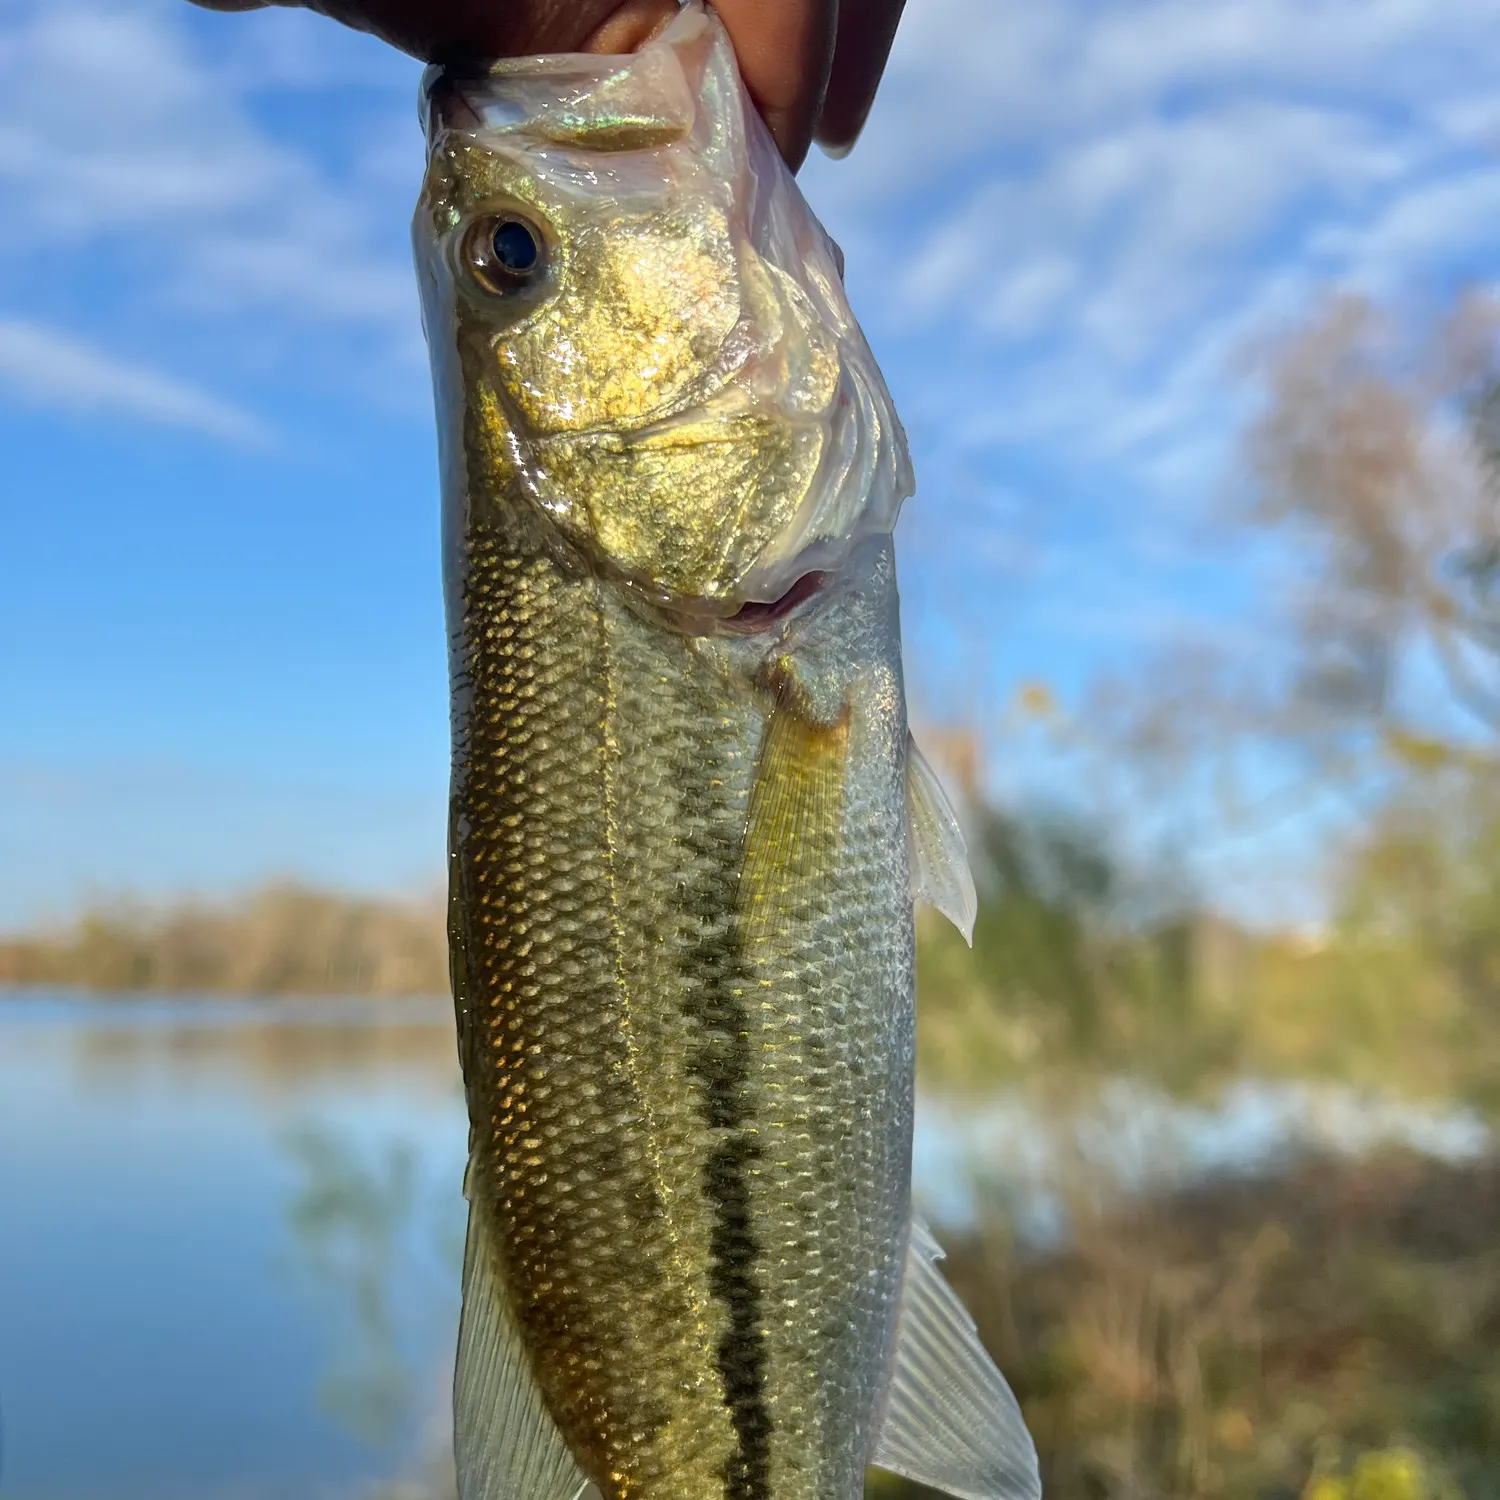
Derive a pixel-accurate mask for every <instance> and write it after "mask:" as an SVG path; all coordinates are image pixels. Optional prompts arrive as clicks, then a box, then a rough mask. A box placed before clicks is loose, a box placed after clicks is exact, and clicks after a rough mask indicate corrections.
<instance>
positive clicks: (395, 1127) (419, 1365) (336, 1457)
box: [0, 998, 464, 1500]
mask: <svg viewBox="0 0 1500 1500" xmlns="http://www.w3.org/2000/svg"><path fill="white" fill-rule="evenodd" d="M463 1153H464V1116H463V1107H462V1101H461V1098H460V1095H459V1092H458V1085H457V1080H456V1062H455V1058H454V1051H453V1040H452V1030H451V1024H450V1023H449V1020H448V1007H447V1005H446V1003H444V1004H420V1005H401V1006H395V1007H384V1006H374V1005H371V1004H369V1003H368V1002H363V1001H359V1002H338V1003H323V1004H316V1005H307V1004H300V1003H295V1002H294V1003H286V1002H276V1003H275V1004H274V1005H265V1006H256V1005H252V1004H244V1005H241V1004H227V1003H225V1002H223V1001H213V1002H204V1003H199V1004H193V1003H190V1002H154V1001H149V1002H148V1001H139V1000H130V1001H115V1002H98V1001H95V1002H88V1001H66V1000H57V999H47V1000H43V999H30V998H28V999H13V998H0V1440H3V1450H0V1465H3V1468H0V1496H4V1497H5V1500H94V1497H98V1500H106V1497H107V1500H137V1497H139V1500H147V1497H149V1500H216V1497H225V1500H230V1497H233V1500H252V1497H254V1500H259V1497H261V1496H265V1497H268V1500H269V1497H273V1496H274V1497H276V1500H304V1497H306V1500H314V1497H317V1500H322V1497H344V1496H366V1495H373V1494H375V1493H376V1492H377V1490H378V1489H379V1487H380V1486H381V1485H382V1483H384V1482H387V1481H390V1480H391V1479H393V1478H401V1477H404V1476H411V1477H416V1476H420V1475H421V1474H423V1473H424V1472H425V1471H426V1470H427V1468H428V1467H429V1465H430V1464H431V1462H432V1460H433V1455H434V1454H435V1453H440V1452H441V1445H442V1442H443V1438H444V1434H443V1433H441V1432H440V1431H435V1430H434V1425H435V1414H436V1413H440V1412H441V1409H442V1400H443V1392H444V1389H445V1387H446V1384H447V1381H448V1378H449V1370H450V1366H451V1360H452V1346H453V1340H454V1331H455V1326H456V1314H457V1284H458V1266H459V1259H460V1254H461V1249H462V1233H463V1215H462V1208H463V1203H462V1198H461V1194H460V1179H461V1175H462V1166H463Z"/></svg>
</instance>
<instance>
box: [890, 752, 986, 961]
mask: <svg viewBox="0 0 1500 1500" xmlns="http://www.w3.org/2000/svg"><path fill="white" fill-rule="evenodd" d="M906 825H907V857H908V859H909V861H910V865H911V894H912V899H913V900H914V901H925V902H927V904H928V905H929V906H932V907H935V908H936V909H937V910H938V911H940V912H942V914H943V915H944V916H945V917H947V919H948V920H949V921H950V922H952V923H953V925H954V926H955V927H956V928H958V930H959V931H960V932H961V933H963V935H964V941H965V942H966V943H969V944H971V945H972V943H973V941H974V917H975V915H976V914H977V912H978V910H979V898H978V896H977V895H976V894H975V891H974V877H973V875H972V874H970V872H969V851H968V849H967V848H966V847H965V844H964V835H963V830H962V829H961V828H960V827H959V826H958V817H957V815H956V814H955V813H954V811H953V804H952V803H951V802H949V801H948V797H947V794H946V793H945V792H944V791H943V787H942V783H941V782H940V781H939V780H938V779H937V775H936V773H935V772H934V771H933V769H932V767H931V766H929V765H928V764H927V761H926V759H925V757H924V756H923V754H922V752H921V751H920V750H919V749H918V748H917V742H916V740H914V739H913V738H912V737H911V735H910V734H908V735H907V737H906Z"/></svg>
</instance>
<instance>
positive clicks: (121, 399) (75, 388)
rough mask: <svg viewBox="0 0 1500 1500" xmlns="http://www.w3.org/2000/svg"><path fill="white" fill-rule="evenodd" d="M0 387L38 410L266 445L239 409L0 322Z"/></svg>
mask: <svg viewBox="0 0 1500 1500" xmlns="http://www.w3.org/2000/svg"><path fill="white" fill-rule="evenodd" d="M0 386H3V387H4V388H5V389H6V390H8V391H9V392H10V394H11V395H12V396H13V397H15V398H16V399H17V400H19V401H23V402H27V403H30V404H35V405H43V406H53V407H62V408H64V409H67V410H73V411H79V412H96V411H105V412H114V413H118V414H122V415H126V416H132V417H139V418H142V419H143V420H145V421H148V422H159V423H163V424H165V425H167V426H172V427H186V428H190V429H192V430H194V431H197V432H201V433H204V434H206V435H207V436H209V437H214V438H221V439H224V440H226V441H228V442H232V443H246V444H258V443H263V442H265V441H267V440H268V438H269V432H268V430H267V428H266V427H265V424H264V423H262V422H261V421H260V420H259V419H258V418H257V417H255V416H253V415H252V414H251V413H249V412H247V411H244V410H242V409H241V408H240V407H237V406H234V405H232V404H230V403H229V402H226V401H221V400H219V399H218V398H217V397H215V396H211V395H209V394H208V393H207V392H205V391H201V390H199V389H197V387H195V386H192V385H188V384H185V383H183V382H182V381H178V380H174V379H172V378H171V377H170V376H167V375H163V374H161V373H160V372H159V371H157V370H153V369H150V368H148V367H146V366H144V365H138V364H131V363H128V362H126V361H123V360H119V359H115V358H113V357H112V356H111V355H108V354H105V353H103V352H102V351H101V350H98V349H94V348H91V347H90V346H89V345H87V344H83V343H79V342H78V341H77V340H75V339H72V338H69V337H68V336H67V335H66V334H61V333H58V332H56V331H54V330H52V329H48V328H39V327H37V326H35V325H34V324H29V323H17V322H0Z"/></svg>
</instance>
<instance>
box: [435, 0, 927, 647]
mask: <svg viewBox="0 0 1500 1500" xmlns="http://www.w3.org/2000/svg"><path fill="white" fill-rule="evenodd" d="M423 104H424V109H425V113H426V123H427V131H428V168H427V176H426V180H425V183H424V188H423V193H422V197H421V200H420V203H419V206H418V209H417V215H416V221H415V228H414V237H415V242H416V251H417V262H418V270H419V275H420V279H421V282H422V287H423V296H424V321H425V324H426V328H427V334H428V341H429V345H430V346H431V349H432V354H433V359H434V365H435V373H436V375H437V387H438V390H439V395H440V401H448V400H449V399H450V398H451V403H452V404H453V405H454V406H455V407H461V408H462V422H463V425H462V429H461V431H462V445H463V447H464V450H465V456H464V474H465V481H466V483H467V486H468V491H469V496H470V502H471V503H473V501H474V498H475V497H474V492H475V490H476V489H478V490H487V489H492V490H493V491H494V492H495V493H505V494H511V495H516V494H519V495H521V496H522V497H524V500H525V502H526V503H528V504H530V505H532V506H534V507H535V508H536V509H537V510H538V511H539V512H540V513H542V514H543V515H544V516H545V517H547V518H548V522H549V525H550V527H551V529H552V531H553V533H554V534H555V535H556V536H557V537H558V538H559V539H560V541H561V542H562V543H563V544H564V545H565V546H566V547H567V549H568V550H569V551H570V553H571V554H572V555H573V556H575V557H577V558H580V559H582V560H583V562H584V563H585V564H586V565H588V566H590V567H592V568H594V569H596V570H597V571H599V572H601V573H603V574H605V575H607V576H610V577H613V578H615V579H617V580H620V581H621V582H623V583H624V584H625V585H626V586H627V587H628V588H630V589H631V590H633V591H634V592H635V593H637V594H638V595H639V596H641V597H642V598H644V599H646V600H648V601H650V602H651V603H653V604H656V605H659V606H662V607H664V608H666V609H667V610H668V611H669V612H671V613H672V614H673V616H674V617H675V618H677V619H679V620H681V621H683V622H685V623H687V624H688V625H690V626H694V627H700V626H701V627H704V628H712V627H713V625H714V624H715V622H718V621H723V620H725V619H728V618H731V617H734V616H736V615H737V614H738V613H739V612H741V611H742V610H744V609H745V608H746V607H747V606H765V605H767V604H770V603H772V602H774V601H777V600H779V599H782V598H784V597H786V596H787V595H788V594H789V593H790V592H791V591H794V590H795V589H796V588H797V587H798V586H799V582H800V581H801V580H804V579H806V578H807V577H809V576H811V575H813V574H815V573H827V572H833V571H836V570H837V569H838V567H839V566H840V564H841V563H842V562H843V561H844V560H846V559H847V557H848V556H849V555H851V553H852V551H853V549H854V548H855V547H856V546H857V544H858V543H859V542H860V540H862V539H863V538H864V537H866V536H868V535H871V534H874V533H879V532H882V531H889V530H890V529H891V527H892V526H893V525H894V522H895V517H896V512H897V510H898V508H899V506H900V503H901V501H902V500H903V499H904V498H905V497H906V496H907V495H908V494H909V493H910V492H911V471H910V465H909V461H908V458H907V452H906V443H905V438H904V435H903V434H902V431H901V427H900V424H899V422H898V420H897V418H896V416H895V412H894V410H893V407H892V404H891V400H890V396H889V394H888V392H887V391H886V388H885V385H884V382H883V380H882V378H881V376H880V373H879V370H878V369H877V367H876V365H875V361H874V358H873V356H872V355H871V353H870V350H869V347H868V345H867V344H866V343H865V340H864V337H863V335H862V334H861V333H860V330H859V328H858V325H857V324H856V323H855V321H854V318H853V316H852V314H851V313H850V311H849V307H848V303H847V301H846V299H845V296H844V289H843V282H842V275H841V266H840V258H839V254H838V251H837V248H836V247H835V246H834V245H833V243H832V241H831V240H830V239H829V238H828V236H827V235H826V234H825V233H824V232H823V230H822V228H821V227H820V226H819V224H818V222H817V220H816V219H815V218H814V217H813V215H812V213H811V211H810V210H809V209H808V207H807V205H806V203H805V201H804V200H803V198H802V196H801V193H800V192H799V191H798V189H797V186H796V183H795V181H794V180H793V178H792V177H791V175H790V173H789V172H788V171H787V169H786V167H785V166H784V164H783V163H782V161H781V159H780V157H779V155H778V154H777V152H776V149H775V147H774V145H773V143H772V141H771V139H770V136H769V134H768V132H767V131H766V129H765V127H764V125H763V124H762V123H761V121H760V119H759V116H758V115H757V114H756V112H755V110H754V108H753V106H751V105H750V104H749V101H748V99H747V97H746V95H745V93H744V90H743V87H742V85H741V83H740V80H739V75H738V71H737V69H736V67H735V63H734V56H733V52H732V50H731V48H730V45H729V42H728V39H727V36H726V35H725V33H724V31H723V29H722V27H721V26H720V24H719V22H718V21H717V19H716V18H715V17H714V16H713V15H712V13H711V12H708V11H705V10H703V9H702V8H700V7H698V6H696V5H691V6H688V7H685V8H684V10H683V12H682V13H681V14H680V15H679V16H678V17H677V18H676V19H674V20H673V22H672V23H671V25H670V26H669V27H668V28H667V29H666V31H665V32H663V33H662V34H661V35H660V36H659V37H658V38H656V39H655V40H653V41H651V42H649V43H647V44H646V45H645V46H644V47H643V48H642V49H641V50H640V51H639V52H637V53H635V54H632V55H631V56H628V57H598V56H589V55H581V54H579V55H559V56H554V57H543V58H530V59H521V60H512V61H507V62H502V63H499V64H496V65H495V66H494V67H492V68H491V69H489V70H488V71H486V72H484V73H483V74H480V75H473V74H470V75H465V74H462V73H456V72H453V71H444V70H438V69H430V70H429V74H428V77H427V78H426V79H425V80H424V92H423Z"/></svg>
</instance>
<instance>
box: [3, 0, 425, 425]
mask: <svg viewBox="0 0 1500 1500" xmlns="http://www.w3.org/2000/svg"><path fill="white" fill-rule="evenodd" d="M210 28H212V30H210ZM237 28H238V29H239V30H240V33H241V34H240V36H239V37H238V38H234V37H233V33H234V32H235V30H236V29H237ZM257 39H258V40H257ZM240 41H243V42H244V43H245V46H244V48H243V49H241V48H240V47H239V45H238V44H239V42H240ZM215 43H217V45H215ZM226 43H227V44H228V45H226ZM388 53H389V56H387V55H386V54H388ZM246 56H251V57H253V58H255V59H256V63H257V66H256V67H255V68H249V67H247V66H246V65H245V62H244V58H245V57H246ZM226 59H235V60H234V61H226ZM340 59H342V60H343V65H341V62H340ZM355 63H357V64H358V65H357V66H356V65H355ZM414 67H415V65H414V64H410V63H409V62H408V60H405V59H400V58H398V57H397V56H396V55H395V54H394V53H390V51H389V49H383V48H381V47H380V46H379V45H378V44H377V43H375V42H373V41H372V40H371V39H369V38H357V37H354V36H352V35H351V34H347V33H344V32H343V31H342V30H341V29H340V28H337V27H335V26H333V25H332V24H331V23H328V22H326V21H322V20H321V19H320V18H315V17H310V16H299V17H293V16H290V15H286V14H282V13H273V14H268V15H265V16H252V17H223V16H205V15H201V14H198V13H195V12H193V11H191V9H190V7H188V6H185V5H182V4H180V3H172V4H166V3H163V0H134V3H131V4H125V5H119V6H109V7H101V6H98V5H96V4H89V3H87V0H84V3H67V0H64V3H62V4H57V5H42V4H38V3H35V0H21V3H20V4H19V5H17V6H16V7H15V8H14V9H12V10H11V11H9V12H7V14H6V16H5V18H4V19H3V20H0V257H3V259H4V260H5V262H6V263H7V265H8V267H9V268H10V270H11V272H12V275H13V277H14V278H15V280H16V282H17V284H19V285H22V286H35V287H37V288H38V291H39V295H41V296H42V297H43V298H44V307H45V310H46V314H47V315H48V316H50V317H52V318H54V319H55V320H56V321H58V322H62V323H68V322H73V321H76V320H78V319H79V318H82V317H86V318H87V319H88V322H89V325H90V327H91V328H97V329H100V330H101V331H102V332H101V336H102V337H103V338H105V339H106V340H108V341H112V340H113V337H114V336H115V335H116V334H118V335H120V336H121V337H122V339H123V341H124V342H127V343H129V344H130V345H131V346H132V347H137V348H139V347H143V346H150V345H151V344H154V345H155V346H156V348H158V349H160V350H162V352H163V356H164V359H163V362H166V359H165V356H166V353H167V351H168V350H170V360H171V362H172V363H173V364H177V365H180V364H182V363H183V362H184V361H186V362H187V363H188V364H189V365H190V366H191V364H192V363H193V362H194V361H195V360H198V361H211V362H212V364H213V372H212V374H211V375H210V380H211V381H213V382H214V383H216V381H217V378H218V377H219V376H220V375H221V374H223V373H228V374H230V375H232V376H236V377H239V376H243V377H247V378H250V379H260V380H262V381H268V382H274V381H277V380H279V379H282V378H286V377H291V378H293V379H301V380H308V379H317V378H320V377H321V378H322V379H323V380H324V382H325V384H327V385H328V386H330V387H332V388H335V389H337V388H343V389H358V388H360V387H361V386H363V387H365V388H367V389H370V390H375V389H378V388H379V387H380V386H382V385H385V386H390V385H391V384H392V383H393V382H392V381H391V379H390V372H395V373H396V375H397V376H398V380H397V381H396V382H395V383H397V384H399V383H400V381H401V380H402V379H404V380H406V381H408V382H409V384H410V386H411V387H412V389H413V390H414V391H418V390H420V389H421V362H420V359H419V351H420V342H421V337H420V331H419V324H418V316H417V305H416V296H415V290H414V287H413V278H412V274H411V270H410V260H409V252H408V250H407V245H406V233H405V222H406V219H407V216H408V213H409V204H408V200H409V198H410V197H411V195H412V193H413V192H414V190H415V184H416V179H417V173H418V171H419V170H420V140H419V133H418V131H417V128H416V125H415V123H414V121H413V119H412V110H411V88H412V79H411V76H410V75H411V74H412V73H413V71H414ZM320 72H321V76H322V80H323V87H325V88H328V87H337V88H338V89H339V90H340V92H339V95H338V101H337V107H332V106H329V107H327V108H321V107H320V115H319V120H320V123H321V125H322V128H321V130H319V129H309V128H303V129H297V130H292V131H287V130H286V129H284V128H278V123H277V122H278V101H279V100H280V99H281V98H282V97H283V96H287V95H290V96H292V98H293V104H292V106H291V107H293V108H295V109H300V110H302V111H303V112H306V108H307V106H306V103H305V97H304V96H305V95H306V91H307V90H308V88H309V86H310V80H311V79H312V78H313V77H314V76H315V75H317V74H319V73H320ZM398 120H399V126H398ZM361 127H363V128H361ZM401 127H404V128H401ZM402 140H406V141H407V143H408V144H407V149H406V152H405V155H404V156H402V153H401V152H400V151H398V150H397V149H395V146H396V143H398V142H400V141H402ZM372 141H373V142H379V143H380V146H381V151H380V159H379V161H378V162H377V163H374V164H372V162H371V160H370V159H369V143H370V142H372ZM396 159H400V160H401V162H402V165H403V168H404V173H405V178H406V180H405V181H404V182H403V180H402V173H401V172H397V171H394V170H392V167H391V163H392V162H393V161H394V160H396ZM13 295H14V294H13ZM76 352H77V351H73V353H76ZM61 357H62V356H58V359H60V358H61ZM58 359H54V360H53V361H52V367H54V368H61V366H60V365H59V363H58ZM67 368H68V370H69V372H70V375H71V376H74V377H77V378H75V379H72V380H71V381H70V382H64V381H62V380H61V379H59V382H58V387H59V389H60V388H61V387H62V385H63V384H67V383H71V384H72V385H74V386H79V385H83V386H87V387H88V388H89V389H90V390H94V391H97V392H98V393H99V399H100V400H102V399H103V396H104V393H105V392H106V391H108V390H112V389H116V388H123V387H120V386H118V384H117V382H116V381H115V380H114V379H113V377H112V376H111V377H109V378H105V377H104V376H103V375H102V374H101V378H100V379H98V380H96V381H94V382H92V384H90V383H89V382H88V381H86V380H84V379H83V378H82V375H83V363H82V362H81V361H80V360H78V359H73V358H72V357H71V355H70V356H69V362H68V365H67ZM136 373H137V376H138V377H139V378H137V379H135V380H134V381H133V382H130V383H129V388H130V389H131V390H133V391H135V392H136V395H135V396H134V397H132V398H130V399H129V400H119V401H114V402H113V403H112V404H113V405H114V406H115V407H116V409H117V410H120V411H122V412H125V411H134V412H136V413H137V414H139V415H141V416H152V417H155V418H159V419H163V420H179V421H181V422H183V423H184V424H186V425H197V426H200V427H204V428H207V427H208V426H213V427H214V428H216V430H218V431H220V432H224V433H227V432H228V430H229V429H230V427H231V426H233V425H234V424H233V423H232V422H230V421H229V413H228V409H227V408H223V407H222V406H220V405H217V404H215V403H213V402H212V401H210V400H209V399H208V398H206V397H194V398H191V399H190V398H189V395H188V392H187V390H186V387H183V388H182V389H178V388H177V387H175V386H174V384H173V382H171V381H166V382H161V381H158V380H156V379H155V377H151V376H149V375H148V374H147V373H146V372H139V371H138V372H136ZM275 394H276V393H275V391H274V387H272V396H273V398H274V396H275ZM168 412H177V413H179V414H180V415H179V416H178V417H177V418H167V417H166V416H165V415H164V414H166V413H168ZM240 426H241V429H242V430H244V424H243V423H241V424H240Z"/></svg>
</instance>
